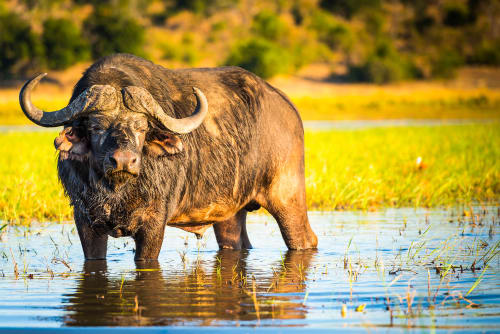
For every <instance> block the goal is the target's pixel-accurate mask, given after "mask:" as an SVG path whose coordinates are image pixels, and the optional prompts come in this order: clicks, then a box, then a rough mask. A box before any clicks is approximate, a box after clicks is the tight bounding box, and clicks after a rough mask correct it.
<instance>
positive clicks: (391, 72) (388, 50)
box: [347, 40, 422, 84]
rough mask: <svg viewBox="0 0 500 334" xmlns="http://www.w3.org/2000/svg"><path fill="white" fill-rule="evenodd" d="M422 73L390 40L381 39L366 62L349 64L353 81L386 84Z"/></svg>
mask: <svg viewBox="0 0 500 334" xmlns="http://www.w3.org/2000/svg"><path fill="white" fill-rule="evenodd" d="M421 75H422V74H421V73H420V71H419V70H418V69H417V67H416V66H415V65H414V64H413V62H412V61H411V60H410V59H409V58H405V57H403V55H401V54H400V53H399V52H397V51H396V50H395V49H394V47H393V45H392V44H391V43H390V41H388V40H381V41H378V42H377V44H376V47H375V49H374V50H373V51H372V52H371V53H370V54H369V55H368V57H367V58H366V60H365V61H364V62H362V63H361V64H359V65H352V64H351V65H349V67H348V74H347V77H348V79H349V80H351V81H357V82H373V83H377V84H384V83H389V82H393V81H399V80H403V79H412V78H418V77H421Z"/></svg>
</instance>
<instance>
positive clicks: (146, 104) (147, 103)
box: [123, 86, 208, 134]
mask: <svg viewBox="0 0 500 334" xmlns="http://www.w3.org/2000/svg"><path fill="white" fill-rule="evenodd" d="M193 91H194V94H195V96H196V108H195V110H194V112H193V114H192V115H191V116H188V117H185V118H173V117H170V116H169V115H167V114H166V113H165V112H164V111H163V109H162V107H161V106H160V105H159V104H158V102H157V101H156V100H155V99H154V97H153V96H152V95H151V94H150V93H149V92H148V91H147V90H146V89H144V88H142V87H137V86H130V87H125V88H124V89H123V101H124V103H125V105H126V106H127V107H128V108H129V109H131V110H134V111H136V112H142V113H145V114H148V115H151V116H152V117H153V118H155V119H156V120H157V121H158V122H160V123H161V124H163V126H165V128H167V129H168V130H170V131H172V132H174V133H178V134H184V133H189V132H191V131H193V130H194V129H196V128H197V127H199V126H200V125H201V123H203V120H204V119H205V117H206V116H207V113H208V102H207V98H206V97H205V94H203V92H202V91H201V90H199V89H198V88H196V87H193Z"/></svg>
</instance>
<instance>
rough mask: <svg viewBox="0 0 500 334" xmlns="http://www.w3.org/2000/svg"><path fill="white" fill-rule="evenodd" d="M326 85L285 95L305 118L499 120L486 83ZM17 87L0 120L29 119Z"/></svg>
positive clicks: (49, 99) (1, 107) (64, 91)
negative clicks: (481, 85) (324, 89)
mask: <svg viewBox="0 0 500 334" xmlns="http://www.w3.org/2000/svg"><path fill="white" fill-rule="evenodd" d="M348 87H349V88H347V87H343V86H331V87H330V86H329V88H328V89H329V90H328V92H330V93H325V92H322V93H314V92H309V94H308V95H307V96H304V95H294V94H293V92H292V94H290V96H291V99H292V101H293V102H294V103H295V104H296V106H297V109H298V110H299V111H300V114H301V116H302V118H303V119H304V120H357V119H500V91H499V90H494V89H488V88H474V89H472V88H471V89H458V88H456V89H455V88H445V87H443V86H439V85H428V86H426V85H420V86H417V88H414V89H412V88H411V86H408V87H406V86H403V87H392V86H389V87H384V86H381V87H377V86H373V85H371V86H359V87H358V86H356V85H352V86H348ZM18 94H19V91H18V90H17V89H8V90H3V91H1V92H0V124H2V125H22V124H30V125H31V124H32V123H30V121H29V120H28V119H27V118H26V117H25V116H24V114H23V113H22V112H21V109H20V107H19V101H18ZM70 95H71V91H70V90H69V89H68V87H64V88H55V87H52V86H43V85H42V86H41V87H40V88H37V90H36V91H35V92H34V93H33V101H34V103H35V104H36V105H37V106H38V107H40V108H42V109H45V110H55V109H59V108H62V107H64V106H65V105H66V104H67V103H68V100H69V98H70Z"/></svg>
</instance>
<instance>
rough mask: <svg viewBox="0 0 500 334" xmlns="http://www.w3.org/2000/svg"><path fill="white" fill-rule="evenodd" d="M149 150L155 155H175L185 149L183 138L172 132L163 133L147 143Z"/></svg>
mask: <svg viewBox="0 0 500 334" xmlns="http://www.w3.org/2000/svg"><path fill="white" fill-rule="evenodd" d="M147 150H148V153H150V154H151V155H153V156H157V157H161V156H166V155H174V154H177V153H180V152H182V151H183V150H184V146H183V145H182V141H181V139H180V138H179V137H178V136H176V135H173V134H170V133H163V134H161V135H160V136H157V137H156V138H154V139H153V140H151V141H149V142H148V143H147Z"/></svg>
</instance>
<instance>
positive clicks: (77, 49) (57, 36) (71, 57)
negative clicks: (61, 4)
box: [42, 19, 89, 69]
mask: <svg viewBox="0 0 500 334" xmlns="http://www.w3.org/2000/svg"><path fill="white" fill-rule="evenodd" d="M42 41H43V45H44V46H45V53H46V57H47V65H48V66H49V68H51V69H65V68H67V67H69V66H71V65H73V64H75V63H76V62H78V61H81V60H85V59H87V58H88V57H89V45H88V43H87V41H85V40H84V39H83V37H82V34H81V32H80V29H79V28H78V27H77V26H76V25H75V24H74V23H73V22H72V21H70V20H66V19H48V20H46V21H45V22H44V23H43V34H42Z"/></svg>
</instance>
